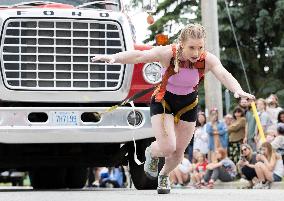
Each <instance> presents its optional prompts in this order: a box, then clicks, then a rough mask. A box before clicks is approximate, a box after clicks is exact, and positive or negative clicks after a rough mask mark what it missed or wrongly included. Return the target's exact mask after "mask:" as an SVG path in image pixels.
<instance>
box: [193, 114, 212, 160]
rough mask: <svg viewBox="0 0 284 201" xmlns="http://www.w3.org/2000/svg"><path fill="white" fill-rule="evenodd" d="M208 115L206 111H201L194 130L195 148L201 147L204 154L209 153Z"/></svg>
mask: <svg viewBox="0 0 284 201" xmlns="http://www.w3.org/2000/svg"><path fill="white" fill-rule="evenodd" d="M205 124H206V116H205V114H204V112H199V113H198V116H197V121H196V129H195V132H194V143H193V149H194V150H196V149H199V150H200V152H201V153H202V154H205V155H207V154H208V133H207V132H206V126H205Z"/></svg>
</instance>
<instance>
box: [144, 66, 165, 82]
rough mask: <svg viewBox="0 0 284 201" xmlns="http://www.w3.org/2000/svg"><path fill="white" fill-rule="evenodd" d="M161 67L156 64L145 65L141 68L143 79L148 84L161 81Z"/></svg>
mask: <svg viewBox="0 0 284 201" xmlns="http://www.w3.org/2000/svg"><path fill="white" fill-rule="evenodd" d="M161 70H162V66H161V65H160V64H159V63H158V62H153V63H146V64H145V65H144V67H143V70H142V73H143V78H144V80H145V81H146V82H148V83H149V84H157V83H159V82H161V81H162V74H161Z"/></svg>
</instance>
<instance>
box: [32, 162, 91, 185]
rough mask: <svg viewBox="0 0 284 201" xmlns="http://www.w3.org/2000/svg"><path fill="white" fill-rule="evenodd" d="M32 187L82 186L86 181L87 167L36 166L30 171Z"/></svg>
mask: <svg viewBox="0 0 284 201" xmlns="http://www.w3.org/2000/svg"><path fill="white" fill-rule="evenodd" d="M30 180H31V185H32V186H33V188H34V189H62V188H83V187H84V186H85V184H86V181H87V168H80V167H78V168H54V167H53V168H38V169H36V170H32V171H30Z"/></svg>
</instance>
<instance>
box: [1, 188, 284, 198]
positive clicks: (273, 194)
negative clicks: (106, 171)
mask: <svg viewBox="0 0 284 201" xmlns="http://www.w3.org/2000/svg"><path fill="white" fill-rule="evenodd" d="M283 196H284V189H280V190H279V189H268V190H241V189H172V191H171V193H170V194H167V195H158V194H157V192H156V191H155V190H149V191H138V190H135V189H83V190H72V191H71V190H53V191H33V190H30V189H12V188H11V189H1V190H0V201H65V200H66V201H96V200H101V201H108V200H110V201H128V200H129V201H148V200H149V201H155V200H159V201H160V200H162V201H172V200H174V201H179V200H182V201H195V200H196V201H219V200H220V201H247V200H251V201H254V200H255V201H262V200H263V201H269V200H271V201H272V200H273V201H274V200H283Z"/></svg>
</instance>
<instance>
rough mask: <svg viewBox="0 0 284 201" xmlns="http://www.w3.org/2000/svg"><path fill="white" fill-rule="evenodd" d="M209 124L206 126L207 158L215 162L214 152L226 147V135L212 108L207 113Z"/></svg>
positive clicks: (225, 130) (223, 125)
mask: <svg viewBox="0 0 284 201" xmlns="http://www.w3.org/2000/svg"><path fill="white" fill-rule="evenodd" d="M209 117H210V122H208V123H207V124H206V132H207V133H208V135H209V156H208V159H209V161H210V162H212V161H216V155H215V153H216V152H215V151H216V150H217V149H218V148H220V147H222V148H224V149H227V147H228V133H227V128H226V125H225V123H224V122H221V121H219V120H218V110H217V109H216V108H213V109H211V110H210V113H209Z"/></svg>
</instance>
